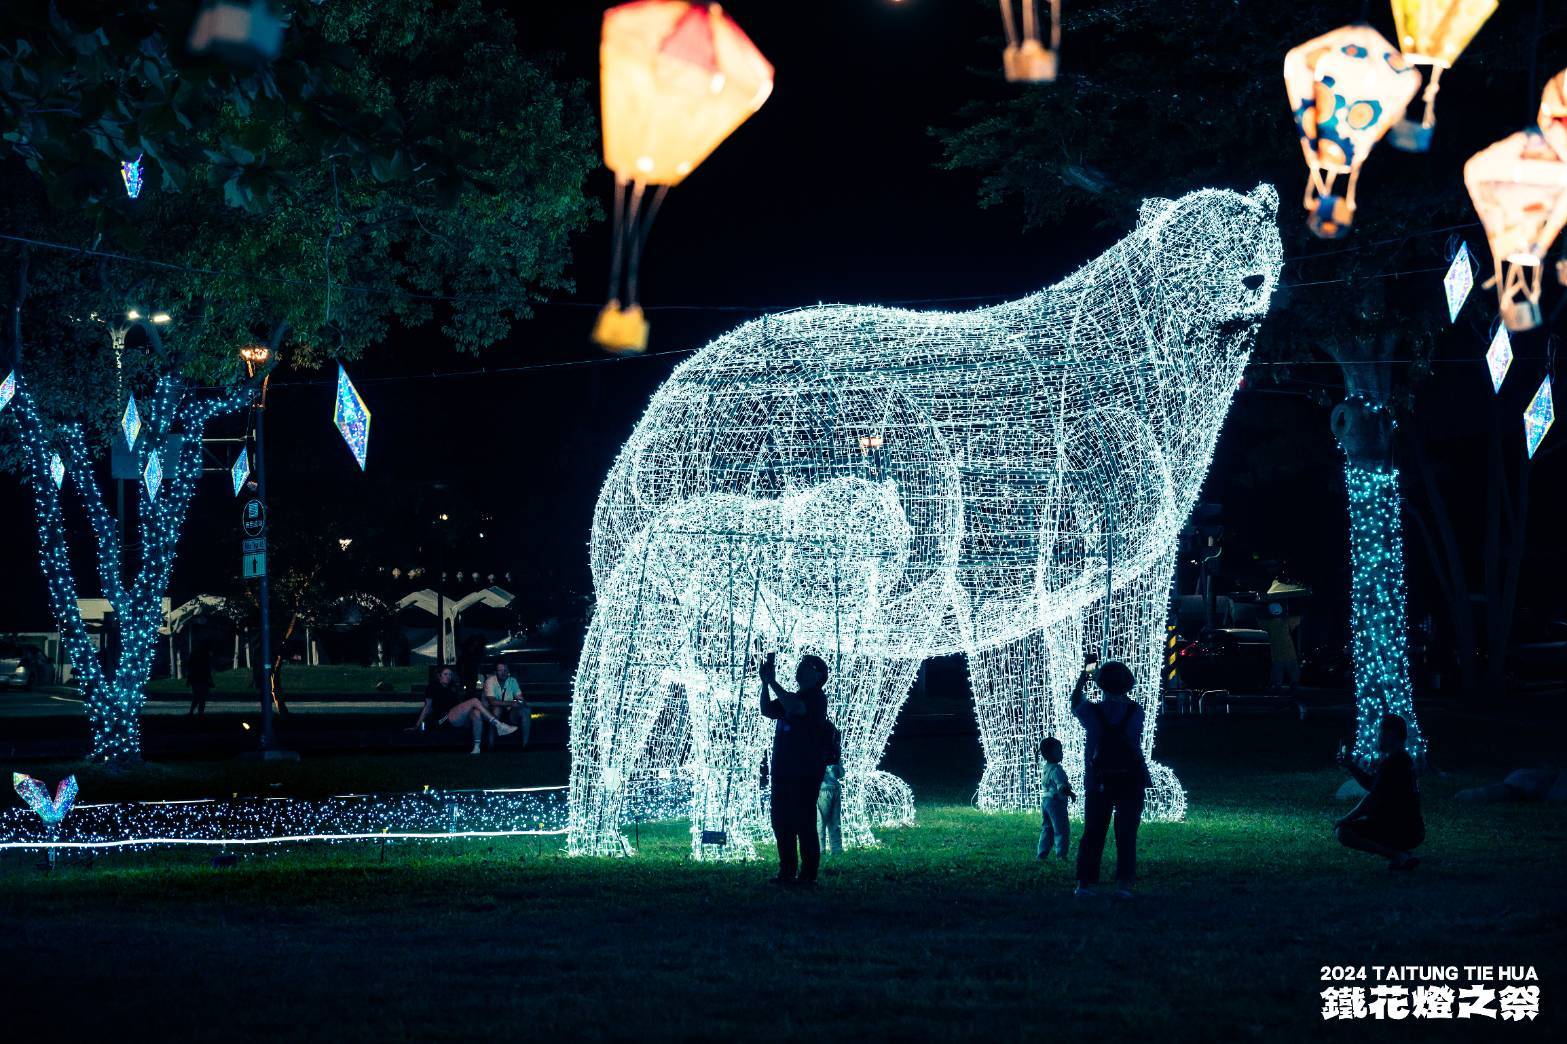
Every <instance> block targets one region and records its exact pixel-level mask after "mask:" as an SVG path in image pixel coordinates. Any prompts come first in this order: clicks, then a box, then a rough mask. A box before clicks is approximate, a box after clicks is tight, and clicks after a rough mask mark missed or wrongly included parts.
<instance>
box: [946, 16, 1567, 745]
mask: <svg viewBox="0 0 1567 1044" xmlns="http://www.w3.org/2000/svg"><path fill="white" fill-rule="evenodd" d="M1513 6H1514V7H1518V6H1520V5H1513ZM1357 13H1358V11H1357V5H1353V4H1348V3H1344V4H1338V5H1332V6H1331V7H1330V9H1328V10H1324V11H1316V12H1315V14H1316V17H1315V18H1312V19H1309V20H1306V21H1303V20H1302V17H1301V12H1300V10H1299V9H1298V8H1295V7H1291V6H1288V5H1267V4H1245V3H1234V2H1231V0H1199V2H1195V3H1188V4H1157V3H1151V2H1148V0H1108V2H1106V3H1102V4H1096V5H1093V6H1092V7H1091V8H1076V9H1073V10H1070V11H1068V12H1067V14H1066V21H1065V25H1064V34H1065V43H1064V53H1063V62H1062V75H1061V77H1060V79H1059V80H1058V81H1057V82H1056V83H1054V84H1052V85H1049V86H1044V87H1038V88H1032V89H1021V90H1019V89H1016V88H1006V89H997V88H996V87H994V86H992V87H987V88H983V89H982V90H981V96H980V97H979V98H977V99H976V100H974V101H972V102H970V103H969V104H968V105H967V106H965V107H964V108H963V109H962V110H961V113H960V115H961V117H962V123H961V125H960V126H957V127H954V128H946V129H937V130H936V131H934V132H933V133H935V134H936V136H937V137H938V138H939V139H940V141H941V143H942V145H943V148H944V151H945V158H944V164H945V166H947V167H948V168H949V169H953V170H974V171H977V172H979V174H980V179H981V180H980V202H981V204H982V205H987V206H989V205H997V204H1000V203H1003V202H1012V201H1016V202H1018V203H1020V204H1021V206H1022V209H1023V213H1024V216H1025V219H1026V221H1027V222H1028V223H1029V224H1030V225H1034V226H1040V225H1044V224H1047V223H1051V222H1057V221H1061V220H1066V219H1072V218H1076V217H1077V216H1079V215H1082V214H1084V213H1087V214H1090V215H1093V216H1096V217H1098V218H1099V219H1101V220H1106V221H1110V222H1112V223H1116V224H1121V223H1125V222H1127V221H1130V220H1131V219H1132V217H1133V215H1135V213H1136V209H1135V208H1136V206H1137V205H1138V202H1139V201H1140V200H1141V199H1142V198H1144V197H1146V196H1175V195H1179V194H1180V193H1181V192H1183V191H1185V190H1187V189H1189V188H1193V187H1197V186H1199V185H1228V186H1231V187H1234V188H1238V189H1242V190H1244V189H1247V188H1249V187H1250V186H1251V185H1252V184H1253V183H1255V182H1256V181H1258V180H1259V179H1261V180H1270V181H1273V182H1275V183H1277V184H1279V185H1281V186H1283V189H1282V191H1281V193H1280V194H1281V196H1283V197H1284V198H1285V199H1286V200H1289V199H1290V198H1291V197H1293V196H1295V195H1296V193H1297V192H1299V191H1300V187H1301V186H1302V185H1303V183H1304V177H1305V171H1304V166H1303V164H1302V163H1301V156H1300V149H1299V146H1298V144H1297V138H1296V133H1295V130H1294V128H1293V126H1292V125H1291V122H1290V116H1289V110H1288V106H1287V104H1286V102H1285V95H1284V92H1283V87H1282V77H1281V69H1282V64H1283V58H1284V54H1285V52H1286V51H1287V50H1288V49H1289V48H1290V47H1293V46H1295V45H1296V44H1299V43H1303V42H1304V41H1305V40H1307V39H1309V38H1310V37H1312V36H1313V35H1317V34H1320V33H1322V32H1325V31H1327V30H1329V29H1331V28H1333V27H1334V26H1336V25H1341V24H1345V23H1348V22H1351V21H1354V20H1355V18H1356V16H1357ZM1384 21H1385V19H1384ZM1564 24H1567V19H1564V17H1563V15H1562V14H1561V12H1555V13H1553V15H1552V16H1551V18H1550V20H1549V21H1548V22H1547V23H1546V24H1545V25H1544V26H1543V30H1544V32H1545V33H1546V35H1549V34H1551V33H1559V32H1560V31H1561V30H1562V28H1563V27H1564ZM1382 28H1383V30H1384V33H1385V34H1390V33H1391V27H1390V26H1387V25H1384V26H1382ZM1535 32H1536V26H1535V25H1534V19H1533V17H1532V14H1530V15H1529V16H1528V17H1525V12H1523V11H1516V10H1512V9H1510V8H1509V7H1508V6H1507V5H1503V7H1502V9H1501V11H1499V12H1498V13H1497V14H1496V15H1495V16H1494V17H1493V18H1492V20H1491V24H1489V25H1488V26H1487V27H1486V28H1485V29H1484V30H1483V31H1482V32H1481V34H1480V36H1479V37H1478V38H1477V39H1476V40H1475V42H1474V43H1473V44H1472V45H1471V46H1470V49H1469V50H1468V51H1467V52H1466V53H1465V54H1464V55H1463V57H1462V58H1461V59H1460V69H1461V73H1460V72H1457V71H1455V73H1454V74H1452V75H1450V76H1449V77H1447V78H1446V79H1445V80H1444V82H1445V83H1447V84H1448V89H1447V90H1445V91H1443V93H1442V95H1441V99H1440V104H1439V111H1440V112H1441V122H1440V123H1439V125H1438V127H1437V131H1436V140H1435V145H1434V147H1433V149H1432V151H1431V152H1430V153H1429V154H1427V155H1419V156H1406V155H1401V154H1399V153H1398V152H1396V151H1395V150H1394V149H1393V148H1392V147H1391V146H1390V145H1389V144H1386V143H1384V144H1382V145H1380V146H1378V149H1377V151H1376V152H1375V153H1374V154H1373V155H1372V157H1371V160H1370V162H1369V164H1368V166H1367V167H1366V170H1365V173H1364V175H1363V176H1362V178H1361V183H1360V191H1359V199H1360V201H1361V206H1360V209H1359V212H1358V214H1357V216H1356V222H1355V223H1356V229H1355V231H1354V233H1353V236H1352V238H1351V239H1350V240H1349V241H1348V242H1347V243H1344V244H1342V245H1329V244H1322V243H1319V242H1316V241H1313V240H1312V239H1311V238H1310V237H1309V235H1307V233H1306V231H1305V227H1304V220H1303V217H1304V215H1303V214H1302V213H1301V211H1300V210H1298V209H1296V208H1293V207H1291V206H1289V205H1288V204H1286V206H1285V207H1284V208H1283V213H1282V214H1281V222H1282V227H1283V230H1284V233H1285V237H1286V239H1285V254H1286V256H1287V257H1288V258H1289V259H1290V261H1291V264H1290V265H1289V266H1288V267H1287V268H1286V271H1285V278H1284V281H1283V283H1282V287H1283V289H1282V290H1281V292H1280V293H1279V294H1278V295H1277V296H1276V297H1275V305H1274V313H1273V317H1272V319H1271V321H1270V322H1269V323H1268V324H1267V325H1266V326H1265V327H1264V329H1263V332H1262V335H1261V337H1260V338H1259V346H1258V352H1259V355H1260V356H1262V357H1264V359H1265V361H1267V362H1269V363H1272V364H1273V365H1270V366H1269V367H1268V368H1267V370H1266V373H1268V374H1269V375H1270V376H1271V377H1272V378H1273V379H1276V380H1281V381H1284V382H1288V381H1290V380H1291V379H1292V377H1293V374H1292V373H1291V368H1292V367H1294V368H1300V367H1303V366H1308V365H1311V364H1312V363H1313V361H1314V359H1321V358H1323V357H1325V358H1326V359H1327V360H1330V361H1331V362H1332V363H1333V364H1334V365H1335V366H1336V369H1337V371H1338V374H1339V378H1340V381H1341V384H1342V388H1343V395H1342V398H1341V400H1340V401H1339V403H1338V404H1337V405H1336V406H1335V407H1334V409H1333V412H1332V416H1331V424H1332V430H1333V433H1334V435H1335V437H1336V438H1337V440H1338V443H1339V446H1340V448H1341V449H1342V450H1343V453H1344V463H1345V484H1346V490H1347V492H1348V494H1349V497H1348V502H1349V514H1350V518H1349V530H1350V552H1351V556H1350V557H1351V575H1352V581H1351V586H1352V590H1351V607H1352V615H1353V634H1354V638H1353V642H1352V646H1353V653H1354V659H1355V663H1356V672H1355V673H1356V679H1355V681H1356V701H1357V706H1358V709H1359V713H1358V719H1359V720H1358V729H1357V742H1356V749H1357V751H1358V752H1359V753H1361V754H1367V753H1370V752H1371V751H1372V750H1374V749H1375V743H1376V730H1377V723H1378V721H1379V719H1380V718H1381V716H1382V715H1383V714H1384V713H1388V712H1392V713H1397V714H1400V715H1401V716H1403V717H1404V718H1405V719H1406V720H1407V721H1408V722H1409V724H1410V726H1411V728H1410V737H1411V739H1410V745H1411V749H1412V750H1413V751H1414V752H1416V753H1419V752H1420V751H1422V750H1423V747H1424V742H1423V740H1422V738H1421V735H1420V732H1419V729H1418V727H1417V724H1416V721H1415V717H1414V708H1413V702H1412V696H1411V686H1410V679H1409V664H1408V658H1407V652H1406V634H1405V631H1406V626H1405V614H1406V609H1405V592H1404V585H1405V577H1404V565H1403V548H1402V543H1403V536H1402V523H1401V514H1400V506H1401V504H1402V502H1403V491H1402V486H1401V480H1400V476H1399V470H1398V467H1397V452H1396V450H1397V433H1398V432H1399V431H1400V427H1401V425H1400V421H1401V420H1404V419H1407V418H1408V417H1410V416H1411V415H1412V414H1413V411H1414V401H1415V400H1414V392H1415V390H1416V388H1417V387H1418V385H1419V383H1420V381H1421V379H1422V378H1423V376H1424V375H1425V374H1428V373H1429V371H1430V361H1431V359H1432V357H1433V354H1434V353H1437V352H1439V351H1440V350H1441V348H1442V346H1443V344H1444V338H1446V337H1447V336H1448V335H1447V334H1446V333H1445V332H1444V331H1445V328H1446V327H1447V317H1446V316H1445V315H1443V314H1442V313H1441V307H1440V304H1439V302H1440V297H1439V295H1438V293H1437V287H1438V284H1437V282H1436V280H1437V279H1438V278H1439V275H1440V272H1441V271H1442V269H1443V268H1445V258H1442V257H1436V256H1433V255H1434V254H1435V253H1436V249H1435V248H1434V247H1433V240H1432V239H1431V234H1432V233H1433V232H1446V231H1449V230H1450V227H1460V228H1462V227H1465V226H1468V225H1470V224H1472V223H1473V220H1474V218H1473V213H1472V211H1470V209H1469V205H1468V198H1467V195H1466V194H1465V192H1464V189H1463V183H1462V179H1461V174H1460V167H1461V164H1462V160H1463V158H1465V157H1467V156H1468V155H1470V154H1472V153H1473V152H1474V151H1476V150H1477V149H1479V148H1480V147H1482V146H1484V145H1486V144H1489V143H1490V142H1491V141H1493V140H1495V139H1497V138H1499V137H1501V136H1503V135H1504V134H1506V133H1510V132H1511V131H1513V130H1514V129H1516V127H1517V125H1520V124H1522V123H1525V122H1527V121H1529V120H1532V118H1533V113H1534V108H1533V107H1534V106H1536V105H1537V104H1538V97H1539V95H1538V86H1535V87H1534V88H1533V90H1534V94H1533V96H1532V100H1530V101H1529V107H1527V108H1526V107H1525V106H1523V105H1522V104H1519V103H1521V102H1523V101H1524V97H1523V96H1524V95H1525V92H1526V89H1527V85H1526V84H1524V83H1522V82H1521V81H1522V80H1523V79H1525V77H1524V76H1522V74H1521V70H1520V63H1519V62H1518V59H1517V56H1518V51H1519V41H1520V40H1521V39H1525V40H1527V39H1529V38H1530V36H1531V35H1533V34H1534V33H1535ZM1515 99H1516V101H1515ZM1468 234H1469V236H1470V237H1471V238H1472V239H1473V240H1474V247H1472V249H1474V248H1478V247H1479V246H1480V242H1479V237H1478V235H1477V234H1476V233H1474V232H1473V231H1469V233H1468ZM1434 242H1435V243H1436V244H1440V243H1441V240H1435V241H1434ZM1478 254H1479V255H1480V256H1483V255H1484V251H1483V250H1480V251H1478ZM1411 268H1413V269H1414V271H1409V269H1411ZM1409 276H1418V278H1403V277H1409ZM1471 307H1475V306H1474V305H1471ZM1481 307H1485V308H1487V309H1488V310H1489V313H1490V314H1491V315H1492V316H1493V317H1494V312H1495V308H1494V304H1492V303H1491V302H1489V301H1487V302H1486V304H1485V305H1482V306H1481ZM1529 336H1531V337H1533V338H1534V339H1535V340H1536V341H1538V339H1539V338H1540V337H1541V336H1543V335H1542V334H1536V335H1529ZM1520 340H1525V338H1520ZM1462 350H1464V351H1470V350H1472V346H1471V345H1468V344H1465V345H1464V346H1463V349H1462ZM1540 354H1543V352H1542V353H1540ZM1465 594H1467V592H1465Z"/></svg>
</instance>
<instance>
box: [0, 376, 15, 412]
mask: <svg viewBox="0 0 1567 1044" xmlns="http://www.w3.org/2000/svg"><path fill="white" fill-rule="evenodd" d="M15 397H16V371H15V370H12V371H11V372H10V373H8V374H6V375H5V380H3V381H0V410H3V409H5V408H6V407H7V406H9V405H10V404H11V400H12V399H13V398H15Z"/></svg>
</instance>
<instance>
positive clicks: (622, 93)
mask: <svg viewBox="0 0 1567 1044" xmlns="http://www.w3.org/2000/svg"><path fill="white" fill-rule="evenodd" d="M599 76H600V106H601V110H602V116H603V130H604V165H605V166H606V167H608V168H609V169H610V170H611V171H613V172H614V174H615V208H614V211H615V216H614V224H615V227H614V237H615V238H614V246H613V252H612V254H611V260H610V287H609V297H610V299H609V301H608V303H607V304H605V306H604V308H603V310H602V311H601V312H600V313H599V316H598V321H597V322H596V324H595V325H594V327H593V339H594V340H595V341H597V342H598V343H599V344H600V345H601V346H603V347H604V348H606V349H608V350H610V351H612V352H640V351H642V350H644V349H645V348H647V334H648V326H647V320H645V319H644V318H643V317H642V306H641V305H640V304H639V303H638V299H637V280H638V269H639V268H640V265H641V259H642V246H643V244H644V243H645V242H646V240H647V235H648V231H649V229H650V228H651V226H652V224H653V218H654V217H655V216H656V215H657V214H658V207H659V204H660V203H661V202H662V201H663V198H664V193H665V192H666V191H667V190H668V189H669V188H670V187H671V186H673V185H678V184H680V182H681V181H683V180H685V178H686V176H687V175H688V174H690V173H691V172H692V171H693V170H695V169H696V168H697V165H698V164H700V163H701V162H702V161H703V160H704V159H706V158H707V157H708V154H709V153H711V152H712V151H713V150H714V149H716V148H717V147H718V146H719V144H720V143H721V142H723V140H724V139H725V138H727V137H729V135H730V134H732V133H734V131H735V128H737V127H739V126H740V124H742V123H744V122H745V121H746V120H748V119H750V117H751V114H752V113H754V112H756V110H757V109H760V108H761V107H762V103H763V102H765V101H766V100H767V97H768V95H770V94H771V93H772V90H773V67H772V66H771V65H770V64H768V62H767V59H766V58H764V57H762V53H761V52H760V51H758V50H757V49H756V46H755V45H754V44H752V43H751V41H750V39H749V38H747V37H746V35H745V33H744V32H743V31H742V30H741V29H740V27H739V26H738V25H736V24H735V21H734V19H732V18H730V17H729V16H728V15H726V14H725V13H724V12H723V10H722V8H720V7H719V6H718V5H717V4H709V3H686V2H684V0H636V2H634V3H629V4H621V5H619V6H618V7H612V8H610V9H609V10H608V11H605V12H604V27H603V35H602V37H601V42H600V44H599ZM649 187H651V188H652V190H653V191H652V192H649V191H648V190H649ZM622 276H624V284H622Z"/></svg>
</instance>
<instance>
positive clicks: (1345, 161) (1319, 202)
mask: <svg viewBox="0 0 1567 1044" xmlns="http://www.w3.org/2000/svg"><path fill="white" fill-rule="evenodd" d="M1284 87H1285V89H1286V90H1287V91H1288V92H1289V101H1290V111H1291V112H1293V113H1294V114H1295V124H1296V126H1297V127H1298V128H1299V130H1300V147H1301V151H1302V152H1304V153H1305V156H1306V166H1307V168H1308V169H1309V176H1308V178H1307V181H1306V198H1305V204H1304V205H1305V208H1306V213H1307V227H1309V228H1310V229H1311V231H1312V232H1313V233H1314V234H1315V235H1317V236H1320V237H1322V238H1323V239H1339V238H1341V237H1343V236H1347V235H1349V230H1350V226H1351V224H1352V223H1353V222H1354V220H1355V186H1356V183H1357V182H1358V181H1359V180H1360V167H1361V164H1363V163H1365V161H1366V157H1367V156H1368V155H1369V154H1370V152H1371V147H1372V146H1373V145H1375V144H1376V143H1377V142H1378V141H1379V140H1381V138H1382V136H1383V135H1384V134H1386V133H1387V132H1388V130H1389V129H1390V128H1391V127H1392V126H1393V124H1395V123H1397V122H1398V120H1399V119H1401V118H1402V117H1403V115H1404V110H1405V109H1406V108H1408V106H1409V103H1410V101H1411V100H1412V99H1413V98H1414V96H1415V92H1416V91H1418V90H1419V89H1420V75H1419V74H1418V73H1416V72H1415V71H1414V70H1413V69H1412V68H1410V67H1409V66H1408V65H1407V64H1405V62H1404V59H1403V56H1402V55H1401V54H1399V52H1398V49H1397V48H1396V47H1394V46H1393V45H1392V44H1390V43H1388V42H1387V40H1386V39H1384V38H1383V36H1382V34H1381V33H1379V32H1377V31H1376V30H1375V29H1373V28H1371V27H1370V26H1369V25H1346V26H1343V27H1341V28H1338V29H1335V30H1333V31H1332V32H1330V33H1325V34H1323V35H1322V36H1319V37H1317V38H1316V39H1314V40H1308V41H1307V42H1306V43H1303V44H1301V45H1300V46H1299V47H1296V48H1293V49H1292V50H1290V52H1289V53H1288V54H1286V55H1285V56H1284ZM1340 177H1343V178H1345V182H1344V185H1343V187H1342V189H1340V188H1339V186H1338V179H1339V178H1340Z"/></svg>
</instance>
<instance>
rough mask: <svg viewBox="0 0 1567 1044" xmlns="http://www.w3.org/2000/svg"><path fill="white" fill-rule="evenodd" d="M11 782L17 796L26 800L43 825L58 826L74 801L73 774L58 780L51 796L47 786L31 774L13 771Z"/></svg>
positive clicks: (74, 783) (74, 780)
mask: <svg viewBox="0 0 1567 1044" xmlns="http://www.w3.org/2000/svg"><path fill="white" fill-rule="evenodd" d="M11 783H12V785H13V786H15V787H16V794H17V796H18V797H20V798H21V799H22V800H23V801H25V802H27V807H28V808H30V809H32V810H33V811H34V812H37V813H38V818H39V819H42V820H43V821H44V825H45V826H50V827H55V826H59V825H60V821H61V820H62V819H64V818H65V814H66V813H67V812H69V811H70V810H71V806H72V805H73V804H75V802H76V777H75V776H66V777H65V778H64V779H62V780H60V785H59V786H57V787H55V788H54V797H53V798H50V797H49V788H48V787H46V786H44V785H43V783H42V782H40V781H39V780H36V779H34V778H33V777H32V776H28V775H24V774H22V773H20V772H13V773H11Z"/></svg>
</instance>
